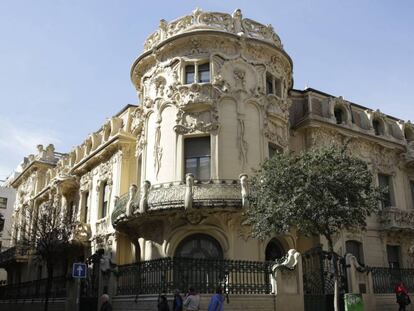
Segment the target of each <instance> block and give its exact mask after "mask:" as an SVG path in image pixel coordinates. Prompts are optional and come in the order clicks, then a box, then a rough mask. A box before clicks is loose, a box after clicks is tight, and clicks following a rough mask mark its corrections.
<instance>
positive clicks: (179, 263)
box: [174, 234, 226, 293]
mask: <svg viewBox="0 0 414 311" xmlns="http://www.w3.org/2000/svg"><path fill="white" fill-rule="evenodd" d="M175 257H176V258H174V285H175V286H176V287H177V288H179V289H180V290H181V291H186V290H188V289H189V288H190V287H193V288H194V289H195V290H196V291H198V292H201V293H212V292H214V291H215V288H216V287H217V286H218V285H222V283H223V280H224V279H225V277H226V272H225V271H224V270H225V268H224V265H223V264H224V263H223V250H222V248H221V246H220V244H219V242H217V240H216V239H214V238H213V237H211V236H209V235H207V234H194V235H191V236H188V237H187V238H185V239H184V240H183V241H181V243H180V244H179V245H178V247H177V250H176V252H175Z"/></svg>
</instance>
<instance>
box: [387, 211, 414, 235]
mask: <svg viewBox="0 0 414 311" xmlns="http://www.w3.org/2000/svg"><path fill="white" fill-rule="evenodd" d="M379 222H380V224H381V228H382V230H386V231H414V211H411V210H410V211H408V210H402V209H399V208H395V207H391V208H388V209H385V210H382V211H381V212H380V215H379Z"/></svg>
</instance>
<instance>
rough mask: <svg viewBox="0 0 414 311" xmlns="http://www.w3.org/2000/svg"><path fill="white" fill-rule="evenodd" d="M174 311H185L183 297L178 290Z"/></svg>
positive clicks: (175, 294)
mask: <svg viewBox="0 0 414 311" xmlns="http://www.w3.org/2000/svg"><path fill="white" fill-rule="evenodd" d="M173 311H183V297H181V295H180V290H179V289H176V290H175V293H174V301H173Z"/></svg>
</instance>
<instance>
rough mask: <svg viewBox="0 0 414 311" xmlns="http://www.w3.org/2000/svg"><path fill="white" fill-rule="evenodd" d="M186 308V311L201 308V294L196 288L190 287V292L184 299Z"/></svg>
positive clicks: (196, 310)
mask: <svg viewBox="0 0 414 311" xmlns="http://www.w3.org/2000/svg"><path fill="white" fill-rule="evenodd" d="M184 308H185V310H186V311H198V310H200V295H199V294H197V293H196V291H195V290H194V288H192V287H190V289H189V290H188V294H187V296H186V297H185V300H184Z"/></svg>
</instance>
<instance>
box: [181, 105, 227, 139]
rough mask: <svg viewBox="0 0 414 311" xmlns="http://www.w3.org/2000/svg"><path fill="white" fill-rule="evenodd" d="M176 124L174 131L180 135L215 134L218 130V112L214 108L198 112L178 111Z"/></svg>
mask: <svg viewBox="0 0 414 311" xmlns="http://www.w3.org/2000/svg"><path fill="white" fill-rule="evenodd" d="M177 123H178V124H177V125H175V126H174V130H175V131H176V132H177V134H180V135H183V134H188V133H194V132H197V131H198V132H203V133H212V134H216V133H217V131H218V129H219V128H220V124H219V122H218V112H217V109H215V108H213V109H210V110H204V111H198V112H185V111H183V110H179V111H178V113H177Z"/></svg>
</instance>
